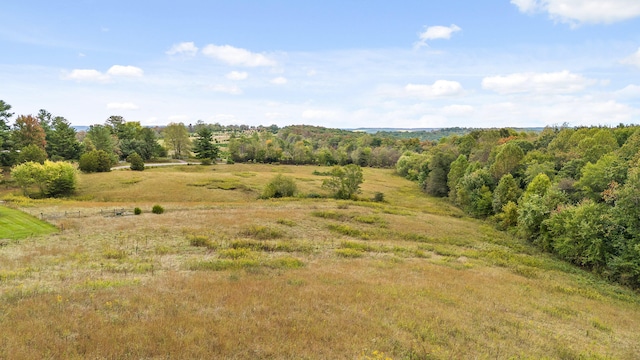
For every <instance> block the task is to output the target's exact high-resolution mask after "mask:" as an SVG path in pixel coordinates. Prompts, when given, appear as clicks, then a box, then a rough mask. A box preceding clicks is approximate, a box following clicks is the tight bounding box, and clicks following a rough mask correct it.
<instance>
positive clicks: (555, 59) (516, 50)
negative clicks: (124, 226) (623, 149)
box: [0, 0, 640, 128]
mask: <svg viewBox="0 0 640 360" xmlns="http://www.w3.org/2000/svg"><path fill="white" fill-rule="evenodd" d="M0 11H1V12H0V14H1V15H2V16H1V17H2V21H0V48H1V49H2V52H1V54H2V55H0V99H2V100H4V101H5V102H7V103H9V104H11V105H12V106H13V111H15V112H16V114H35V113H37V111H38V109H41V108H44V109H47V110H48V111H49V112H51V113H53V114H54V115H60V116H64V117H66V118H67V119H68V120H69V121H71V123H72V124H74V125H90V124H96V123H103V122H104V121H105V120H106V118H107V117H109V116H110V115H122V116H124V117H125V119H127V120H128V121H140V122H141V123H142V124H143V125H162V124H167V123H169V122H184V123H186V124H188V123H195V122H196V121H197V120H203V121H205V122H208V123H214V122H219V123H221V124H249V125H260V124H262V125H270V124H277V125H279V126H285V125H290V124H312V125H320V126H328V127H339V128H358V127H403V128H418V127H450V126H464V127H503V126H515V127H533V126H544V125H554V124H562V123H565V122H566V123H569V124H570V125H573V126H577V125H617V124H619V123H625V124H628V123H634V124H637V123H640V1H639V0H487V1H478V0H447V1H444V0H441V1H425V0H398V1H387V0H350V1H344V0H341V1H336V0H305V1H298V0H210V1H205V0H182V1H167V0H127V1H121V0H110V1H106V0H104V1H103V0H85V1H68V0H59V1H44V0H42V1H36V0H20V1H8V2H5V3H3V5H2V7H1V10H0Z"/></svg>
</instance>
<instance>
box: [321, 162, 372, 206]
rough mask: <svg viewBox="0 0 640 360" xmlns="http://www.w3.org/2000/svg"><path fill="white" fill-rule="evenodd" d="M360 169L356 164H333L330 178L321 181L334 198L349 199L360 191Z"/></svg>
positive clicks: (361, 178) (361, 179)
mask: <svg viewBox="0 0 640 360" xmlns="http://www.w3.org/2000/svg"><path fill="white" fill-rule="evenodd" d="M362 181H363V177H362V169H361V168H360V166H358V165H354V164H349V165H346V166H335V167H333V169H331V178H330V179H326V180H324V181H323V182H322V187H323V188H325V189H327V190H329V191H330V192H331V194H332V196H333V197H334V198H336V199H351V198H352V197H354V196H355V195H356V194H357V193H359V192H360V184H362Z"/></svg>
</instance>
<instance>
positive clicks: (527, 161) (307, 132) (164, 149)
mask: <svg viewBox="0 0 640 360" xmlns="http://www.w3.org/2000/svg"><path fill="white" fill-rule="evenodd" d="M10 109H11V106H10V105H8V104H6V103H5V102H4V101H0V149H1V153H0V161H1V163H2V166H4V167H5V169H8V168H10V167H12V166H14V167H15V166H16V165H18V164H23V163H30V162H33V163H44V162H45V160H53V161H68V160H71V161H78V162H79V165H80V169H82V170H83V171H85V170H87V169H88V171H109V169H110V166H112V165H113V164H115V162H116V161H118V160H126V159H131V158H132V155H133V154H135V156H133V158H137V157H138V156H139V157H140V158H142V160H144V161H148V160H150V159H154V158H166V157H167V156H172V157H175V158H188V157H192V156H194V155H195V157H196V158H199V159H201V160H202V161H203V163H205V161H209V162H211V161H212V160H213V161H224V160H226V161H227V162H228V163H234V162H259V163H281V164H317V165H328V166H332V165H348V164H355V165H358V166H363V167H386V168H394V167H395V170H396V172H397V173H398V174H399V175H401V176H403V177H406V178H408V179H410V180H414V181H416V182H417V183H418V184H419V185H420V187H421V188H422V189H423V190H424V191H425V192H426V193H427V194H429V195H432V196H436V197H445V198H448V199H449V200H450V201H451V202H453V203H454V204H456V205H457V206H459V207H460V208H462V209H463V210H464V211H466V212H467V213H468V214H469V215H470V216H473V217H477V218H483V219H487V220H489V221H491V222H493V223H494V224H495V226H497V227H499V228H500V229H503V230H505V231H509V232H512V233H514V234H517V235H518V236H521V237H523V238H525V239H527V240H529V241H531V242H532V243H534V244H536V245H537V246H539V247H540V248H541V249H543V250H545V251H548V252H551V253H553V254H556V255H557V256H559V257H561V258H563V259H566V260H567V261H570V262H572V263H574V264H576V265H579V266H582V267H585V268H588V269H591V270H592V271H594V272H596V273H599V274H601V275H603V276H605V277H606V278H608V279H610V280H613V281H617V282H620V283H622V284H625V285H628V286H631V287H635V288H638V287H640V206H639V205H640V166H639V164H640V163H639V161H640V127H639V126H625V125H619V126H618V127H615V128H609V127H581V128H571V127H568V126H560V127H558V126H556V127H547V128H544V129H543V130H542V131H518V130H515V129H507V128H504V129H484V130H478V129H476V130H471V129H468V130H469V131H467V130H465V131H463V132H460V131H457V130H455V129H454V130H451V131H452V132H453V135H450V136H446V137H442V138H440V139H439V140H438V141H429V140H420V139H419V138H417V137H407V136H405V135H406V134H411V133H402V136H397V134H396V135H393V136H392V134H388V133H375V134H369V133H363V132H353V131H346V130H338V129H326V128H322V127H315V126H302V125H301V126H288V127H284V128H278V127H277V126H275V125H273V126H269V127H248V126H229V127H227V126H222V125H220V124H213V125H211V124H205V123H203V122H198V123H197V124H196V125H195V126H193V125H184V124H176V123H172V124H169V125H168V126H166V127H163V128H155V129H152V128H148V127H143V126H141V125H140V123H139V122H127V121H126V120H125V119H124V118H122V117H120V116H111V117H110V118H108V119H107V120H106V121H105V123H104V124H96V125H92V126H90V127H89V128H88V130H87V131H86V132H76V130H75V129H74V128H73V127H72V126H71V125H70V123H69V122H68V121H67V120H66V119H64V118H63V117H60V116H53V115H51V114H50V113H48V112H47V111H46V110H40V111H39V112H38V114H37V116H35V117H34V116H31V115H21V116H18V117H16V118H15V121H14V123H13V125H12V126H10V125H9V124H10V123H9V120H10V118H11V117H12V116H13V115H14V114H13V113H11V112H10ZM458 130H463V129H458ZM87 164H88V165H87ZM63 190H64V189H63ZM61 193H64V191H63V192H61Z"/></svg>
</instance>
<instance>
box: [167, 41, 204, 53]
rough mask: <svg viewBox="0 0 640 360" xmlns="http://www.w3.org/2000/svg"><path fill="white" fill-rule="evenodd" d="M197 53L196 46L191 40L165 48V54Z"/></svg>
mask: <svg viewBox="0 0 640 360" xmlns="http://www.w3.org/2000/svg"><path fill="white" fill-rule="evenodd" d="M197 53H198V47H197V46H196V45H195V44H194V43H193V42H191V41H190V42H181V43H179V44H174V45H173V46H172V47H171V49H169V50H167V52H166V54H167V55H188V56H195V55H196V54H197Z"/></svg>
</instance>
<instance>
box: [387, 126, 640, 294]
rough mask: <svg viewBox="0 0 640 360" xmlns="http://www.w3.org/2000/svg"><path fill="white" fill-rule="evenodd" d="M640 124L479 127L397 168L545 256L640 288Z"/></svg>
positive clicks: (430, 191) (411, 156)
mask: <svg viewBox="0 0 640 360" xmlns="http://www.w3.org/2000/svg"><path fill="white" fill-rule="evenodd" d="M639 151H640V127H639V126H625V125H620V126H618V127H615V128H608V127H581V128H568V127H564V126H563V127H548V128H545V129H544V130H543V131H541V132H539V133H538V132H523V131H516V130H513V129H491V130H474V131H472V132H470V133H468V134H466V135H461V136H460V135H454V136H450V137H447V138H443V139H442V140H440V142H438V143H437V144H434V145H433V146H431V147H429V148H428V149H426V150H425V151H423V152H422V153H416V152H406V153H404V154H403V156H402V157H400V159H399V160H398V163H397V164H396V171H397V172H398V173H399V174H401V175H402V176H405V177H407V178H408V179H411V180H415V181H417V182H419V184H420V186H421V187H422V188H423V189H424V191H425V192H427V193H428V194H431V195H433V196H439V197H448V198H449V199H450V200H451V201H452V202H454V203H455V204H457V205H458V206H460V207H461V208H462V209H464V210H465V211H466V212H467V213H468V214H470V215H472V216H474V217H478V218H488V219H490V220H492V221H494V222H495V223H496V225H497V226H499V227H500V228H502V229H505V230H509V231H512V232H514V233H517V234H519V235H520V236H522V237H524V238H526V239H528V240H529V241H531V242H533V243H534V244H536V245H538V246H539V247H540V248H541V249H543V250H545V251H549V252H552V253H554V254H557V255H558V256H559V257H561V258H563V259H566V260H568V261H570V262H573V263H575V264H577V265H580V266H582V267H585V268H588V269H591V270H593V271H595V272H597V273H599V274H602V275H604V276H606V277H608V278H609V279H612V280H615V281H618V282H620V283H623V284H626V285H630V286H632V287H635V288H638V287H640V166H639V165H640V152H639Z"/></svg>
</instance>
